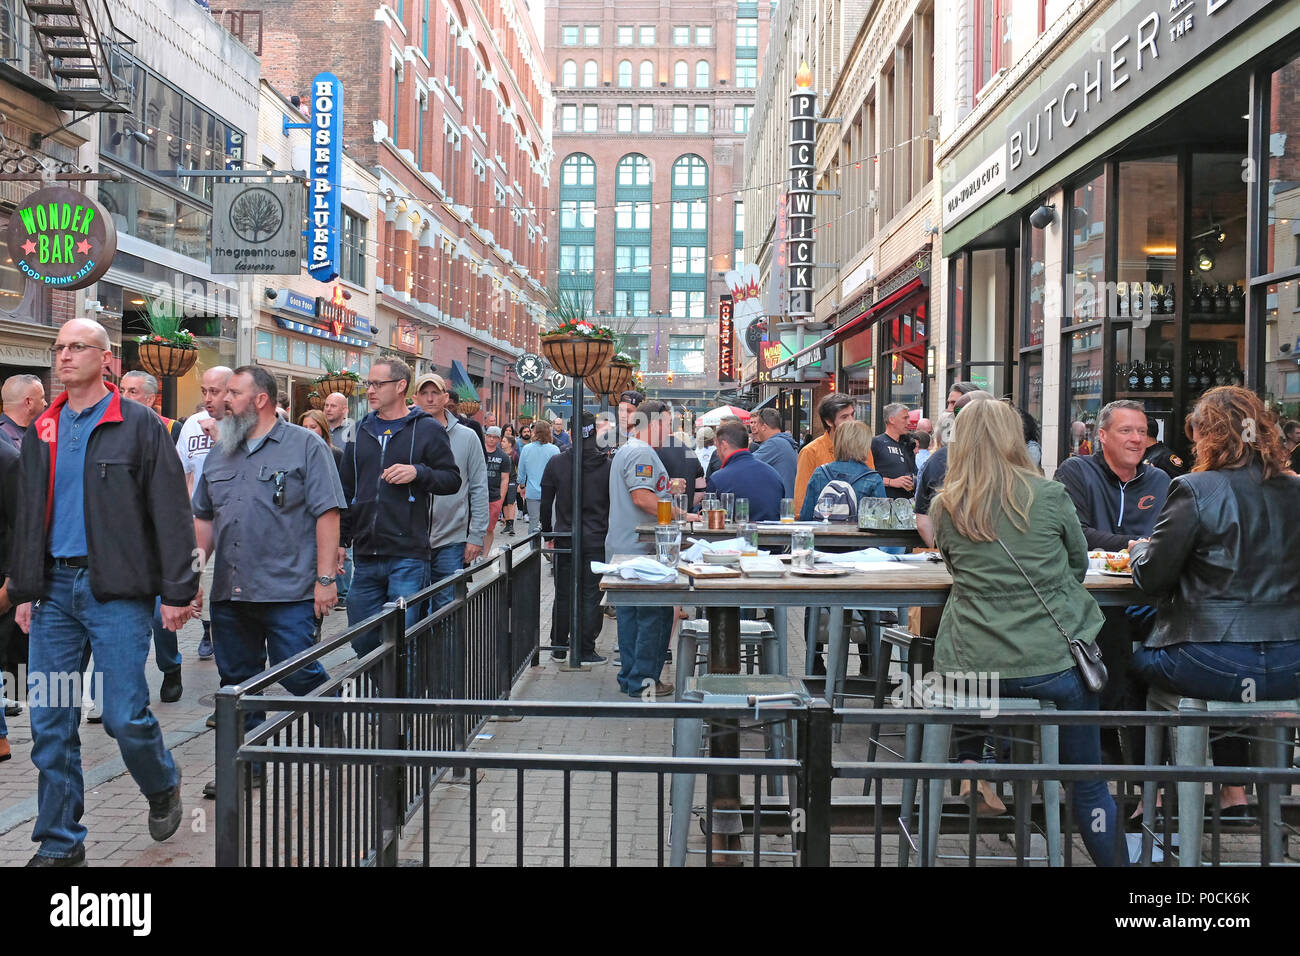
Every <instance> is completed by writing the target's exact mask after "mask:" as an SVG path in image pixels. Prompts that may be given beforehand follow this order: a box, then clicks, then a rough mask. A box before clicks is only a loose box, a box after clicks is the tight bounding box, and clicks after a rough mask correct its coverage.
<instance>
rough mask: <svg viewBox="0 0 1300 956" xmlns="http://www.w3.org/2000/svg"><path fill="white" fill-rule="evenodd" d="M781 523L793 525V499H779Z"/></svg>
mask: <svg viewBox="0 0 1300 956" xmlns="http://www.w3.org/2000/svg"><path fill="white" fill-rule="evenodd" d="M781 523H782V524H794V499H793V498H782V499H781Z"/></svg>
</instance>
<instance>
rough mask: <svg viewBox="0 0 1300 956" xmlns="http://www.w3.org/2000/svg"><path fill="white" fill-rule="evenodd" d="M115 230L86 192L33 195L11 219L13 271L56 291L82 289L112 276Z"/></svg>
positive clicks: (65, 190)
mask: <svg viewBox="0 0 1300 956" xmlns="http://www.w3.org/2000/svg"><path fill="white" fill-rule="evenodd" d="M116 252H117V227H116V226H115V225H113V220H112V219H111V218H110V217H109V214H108V212H107V211H105V209H104V207H103V206H101V205H100V204H99V203H97V202H95V200H93V199H91V198H90V197H89V196H87V195H86V194H85V193H82V192H78V191H77V190H75V189H69V188H68V187H66V186H50V187H49V188H47V189H39V190H37V191H36V192H34V193H32V194H31V195H30V196H28V197H27V198H26V199H24V200H23V201H22V202H21V203H19V204H18V208H17V209H15V210H14V212H13V215H12V216H11V217H10V219H9V254H10V255H11V256H12V257H13V260H14V268H15V269H17V270H18V271H19V272H21V273H22V274H23V275H25V276H26V277H27V278H28V279H31V280H32V281H33V282H39V283H41V284H42V285H45V286H49V287H50V288H54V289H81V288H84V287H85V286H88V285H90V284H91V283H92V282H95V281H96V280H97V279H99V277H100V276H102V275H103V274H104V273H105V272H107V271H108V267H109V265H111V264H112V262H113V255H114V253H116Z"/></svg>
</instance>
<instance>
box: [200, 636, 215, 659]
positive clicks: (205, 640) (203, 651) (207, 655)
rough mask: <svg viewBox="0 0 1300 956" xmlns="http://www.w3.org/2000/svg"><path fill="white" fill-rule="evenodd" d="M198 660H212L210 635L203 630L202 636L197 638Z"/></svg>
mask: <svg viewBox="0 0 1300 956" xmlns="http://www.w3.org/2000/svg"><path fill="white" fill-rule="evenodd" d="M199 660H201V661H210V660H212V634H211V633H210V632H209V631H207V630H204V632H203V636H202V637H200V638H199Z"/></svg>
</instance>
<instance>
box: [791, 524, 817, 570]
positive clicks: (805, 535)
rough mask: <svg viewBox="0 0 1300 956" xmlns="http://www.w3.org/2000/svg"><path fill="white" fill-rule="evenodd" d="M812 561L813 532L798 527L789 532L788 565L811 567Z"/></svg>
mask: <svg viewBox="0 0 1300 956" xmlns="http://www.w3.org/2000/svg"><path fill="white" fill-rule="evenodd" d="M813 562H814V552H813V533H812V532H811V531H808V530H804V529H800V530H798V531H792V532H791V533H790V567H792V568H809V569H811V568H812V566H813Z"/></svg>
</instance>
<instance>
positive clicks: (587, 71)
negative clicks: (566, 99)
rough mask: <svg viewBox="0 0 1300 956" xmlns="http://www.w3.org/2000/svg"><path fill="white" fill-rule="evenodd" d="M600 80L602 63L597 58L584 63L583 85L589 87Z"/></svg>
mask: <svg viewBox="0 0 1300 956" xmlns="http://www.w3.org/2000/svg"><path fill="white" fill-rule="evenodd" d="M599 82H600V65H599V64H597V63H596V61H595V60H588V61H587V62H586V63H584V64H583V65H582V85H583V86H585V87H588V88H591V87H593V86H596V85H597V84H599Z"/></svg>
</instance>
